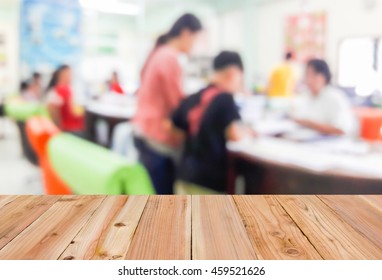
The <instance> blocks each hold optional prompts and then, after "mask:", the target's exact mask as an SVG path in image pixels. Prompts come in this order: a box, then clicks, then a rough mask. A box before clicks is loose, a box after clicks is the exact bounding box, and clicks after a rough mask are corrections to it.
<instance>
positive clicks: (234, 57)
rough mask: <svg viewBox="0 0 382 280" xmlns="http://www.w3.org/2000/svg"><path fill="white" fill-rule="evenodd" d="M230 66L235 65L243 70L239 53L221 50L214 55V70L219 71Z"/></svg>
mask: <svg viewBox="0 0 382 280" xmlns="http://www.w3.org/2000/svg"><path fill="white" fill-rule="evenodd" d="M230 66H237V67H238V68H240V69H241V70H244V65H243V60H242V59H241V57H240V54H238V53H237V52H231V51H222V52H221V53H220V54H218V56H216V57H215V59H214V62H213V67H214V70H215V71H221V70H224V69H225V68H227V67H230Z"/></svg>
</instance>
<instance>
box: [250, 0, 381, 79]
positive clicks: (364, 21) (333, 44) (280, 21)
mask: <svg viewBox="0 0 382 280" xmlns="http://www.w3.org/2000/svg"><path fill="white" fill-rule="evenodd" d="M267 2H268V3H267ZM366 2H370V1H367V0H305V1H304V0H283V1H277V0H268V1H264V3H263V4H259V5H258V6H257V7H256V10H255V11H254V14H255V16H254V18H255V20H254V23H253V24H254V35H255V36H256V38H257V39H256V51H255V53H256V55H255V61H254V63H255V64H256V75H258V76H261V77H266V76H267V75H268V74H269V72H270V71H271V70H272V68H273V67H274V66H275V65H277V63H279V62H280V60H281V59H282V56H283V52H284V38H285V36H284V23H285V20H286V18H287V17H288V16H289V15H295V14H298V13H301V12H303V11H308V12H309V11H326V12H327V17H328V22H327V34H326V59H327V60H328V62H329V63H330V65H331V67H332V68H333V71H334V72H335V73H336V70H337V64H338V47H339V44H340V42H341V40H343V39H344V38H347V37H354V36H381V37H382V0H375V3H376V6H375V7H374V8H373V9H366V8H365V3H366ZM303 3H305V5H304V4H303Z"/></svg>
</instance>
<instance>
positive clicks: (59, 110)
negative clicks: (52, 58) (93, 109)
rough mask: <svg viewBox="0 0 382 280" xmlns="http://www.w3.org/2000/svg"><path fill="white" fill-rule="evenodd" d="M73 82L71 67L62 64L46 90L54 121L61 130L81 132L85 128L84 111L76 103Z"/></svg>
mask: <svg viewBox="0 0 382 280" xmlns="http://www.w3.org/2000/svg"><path fill="white" fill-rule="evenodd" d="M71 82H72V71H71V68H70V67H69V66H67V65H63V66H60V67H59V68H58V69H57V70H56V71H55V72H54V73H53V76H52V79H51V81H50V83H49V86H48V89H47V91H46V92H47V106H48V111H49V113H50V115H51V117H52V119H53V121H54V122H55V123H56V124H57V125H58V127H59V128H60V129H61V130H63V131H65V132H71V133H75V134H79V133H81V132H82V131H83V129H84V118H83V111H82V109H81V108H80V107H78V106H76V105H75V103H74V96H73V92H72V89H71Z"/></svg>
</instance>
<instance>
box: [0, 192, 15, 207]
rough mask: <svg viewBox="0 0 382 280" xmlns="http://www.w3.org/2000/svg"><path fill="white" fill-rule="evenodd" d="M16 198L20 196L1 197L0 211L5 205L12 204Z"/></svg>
mask: <svg viewBox="0 0 382 280" xmlns="http://www.w3.org/2000/svg"><path fill="white" fill-rule="evenodd" d="M16 198H18V196H6V195H2V196H0V209H1V208H2V207H4V206H5V205H7V204H9V203H11V202H12V201H13V200H15V199H16Z"/></svg>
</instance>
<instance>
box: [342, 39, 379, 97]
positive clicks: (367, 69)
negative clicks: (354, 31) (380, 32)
mask: <svg viewBox="0 0 382 280" xmlns="http://www.w3.org/2000/svg"><path fill="white" fill-rule="evenodd" d="M381 40H382V39H380V38H370V37H369V38H367V37H364V38H350V39H346V40H344V41H343V42H342V44H341V46H340V51H339V77H338V82H339V85H340V86H342V87H346V88H354V89H355V93H356V94H357V95H358V96H364V97H367V96H371V95H372V94H374V93H376V92H382V41H381Z"/></svg>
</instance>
